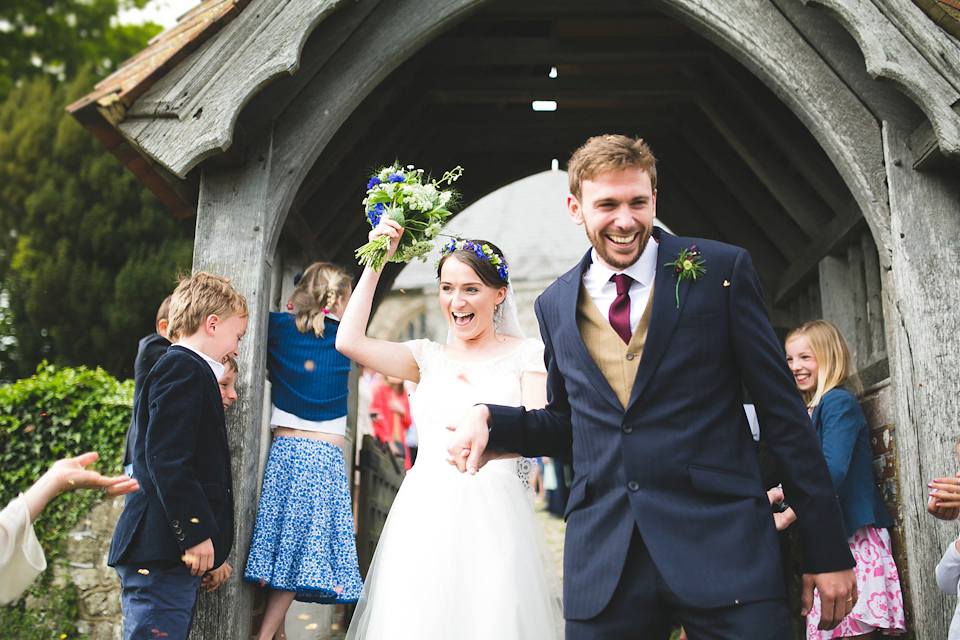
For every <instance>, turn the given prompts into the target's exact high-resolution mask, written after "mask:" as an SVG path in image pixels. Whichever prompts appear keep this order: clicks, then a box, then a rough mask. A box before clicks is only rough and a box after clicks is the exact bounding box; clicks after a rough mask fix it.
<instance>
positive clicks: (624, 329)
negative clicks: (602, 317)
mask: <svg viewBox="0 0 960 640" xmlns="http://www.w3.org/2000/svg"><path fill="white" fill-rule="evenodd" d="M610 279H611V280H613V281H614V282H615V283H616V285H617V297H616V298H614V299H613V304H611V305H610V326H611V327H613V330H614V331H616V332H617V334H619V336H620V337H621V338H623V341H624V342H626V343H627V344H630V336H632V335H633V332H632V331H631V330H630V285H631V284H632V283H633V278H631V277H630V276H628V275H626V274H624V273H618V274H616V275H614V276H613V277H612V278H610Z"/></svg>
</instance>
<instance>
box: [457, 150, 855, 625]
mask: <svg viewBox="0 0 960 640" xmlns="http://www.w3.org/2000/svg"><path fill="white" fill-rule="evenodd" d="M568 173H569V178H570V196H569V197H568V198H567V208H568V210H569V213H570V216H571V217H572V218H573V221H574V222H575V223H576V224H578V225H583V226H584V228H585V229H586V232H587V237H588V238H589V239H590V242H591V244H592V245H593V248H592V249H591V250H590V251H589V252H588V253H587V254H586V255H585V256H584V257H583V260H581V262H580V264H579V265H577V266H576V267H574V268H573V269H572V270H571V271H569V272H568V273H566V274H565V275H563V276H561V277H560V278H559V279H558V280H557V281H556V282H554V283H553V284H552V285H551V286H550V287H549V288H548V289H547V290H546V291H545V292H544V293H543V295H541V296H540V297H539V298H538V300H537V303H536V311H537V317H538V319H539V321H540V331H541V333H542V336H543V341H544V345H545V352H544V359H545V361H546V365H547V372H548V379H547V391H548V397H549V403H548V405H547V407H546V408H545V409H541V410H537V411H524V410H523V409H522V408H514V407H500V406H492V405H491V406H487V405H477V406H476V407H474V408H473V409H472V410H471V412H470V413H468V414H467V416H465V417H464V419H463V420H462V421H461V423H460V425H459V427H458V428H457V431H456V433H455V434H454V435H453V437H452V439H451V441H450V446H449V454H450V456H449V460H450V461H451V463H453V464H456V465H457V467H458V468H459V469H460V471H469V472H470V473H476V472H477V469H479V467H480V466H482V465H483V463H484V462H485V461H486V459H487V456H486V455H483V454H484V452H485V450H487V449H489V450H490V451H489V452H488V455H490V456H492V455H495V454H496V452H497V451H510V452H515V453H520V454H523V455H527V456H534V455H536V456H539V455H547V456H556V457H561V458H564V457H566V458H569V457H571V453H572V457H573V464H574V471H575V474H574V482H573V485H572V487H571V489H570V499H569V502H568V505H567V511H566V514H565V517H566V519H567V534H566V545H565V549H564V571H563V575H564V616H565V617H566V618H567V626H566V629H567V638H568V639H576V640H580V639H587V638H590V639H592V638H608V639H614V638H644V639H650V640H658V639H660V638H663V639H666V638H668V637H669V635H670V629H671V626H672V623H673V621H674V620H676V619H679V620H681V621H682V623H683V625H684V628H685V629H686V632H687V634H688V635H689V637H690V638H691V639H694V640H696V639H703V638H711V639H712V638H717V639H720V638H723V639H726V640H747V639H749V640H766V639H769V640H774V639H775V640H787V639H789V638H791V637H792V636H791V631H790V622H789V616H788V611H787V606H786V599H785V594H784V586H783V578H782V575H781V568H780V567H781V565H780V550H779V546H778V541H777V536H776V532H775V529H774V523H773V516H772V515H771V511H770V505H769V503H768V501H767V498H766V497H765V492H764V487H763V486H762V484H761V482H760V471H759V468H758V465H757V459H756V455H755V452H754V444H753V441H752V438H751V435H750V430H749V428H748V426H747V421H746V417H745V414H744V411H743V407H742V402H743V387H744V386H746V389H747V391H748V392H749V393H750V397H751V398H752V399H753V402H754V404H755V406H756V409H757V414H758V416H759V421H760V424H761V427H762V430H763V437H764V439H766V440H767V441H768V442H769V443H770V445H771V447H772V448H773V451H774V453H775V455H776V458H777V462H778V464H779V469H780V472H781V476H782V477H783V478H784V480H783V488H784V491H785V493H786V497H787V501H788V502H789V503H790V506H792V507H793V508H794V510H795V511H796V513H797V515H798V520H797V523H796V525H795V526H797V527H798V528H799V530H800V532H801V541H802V550H803V565H804V568H805V570H806V571H807V572H808V573H807V574H805V575H804V594H803V609H804V612H803V613H806V611H807V610H808V609H809V608H810V605H811V602H812V592H813V587H814V586H816V587H817V588H818V590H819V593H820V596H821V598H822V611H823V613H822V618H821V628H833V627H835V626H836V625H838V624H839V623H840V621H841V619H842V618H843V617H844V616H845V615H847V614H848V613H849V612H850V610H851V609H852V607H853V605H854V604H855V603H856V597H857V593H856V580H855V577H854V572H853V569H852V567H853V566H854V562H853V558H852V556H851V555H850V551H849V548H848V546H847V541H846V536H845V534H844V529H843V523H842V520H841V516H840V510H839V507H838V505H837V499H836V495H835V491H834V487H833V484H832V483H831V479H830V474H829V472H828V471H827V467H826V463H825V461H824V458H823V454H822V453H821V450H820V446H819V442H818V440H817V436H816V434H815V432H814V430H813V427H812V426H811V423H810V419H809V417H808V416H807V413H806V410H805V407H804V405H803V402H802V400H801V398H800V394H799V392H798V391H797V388H796V384H795V383H794V381H793V378H792V377H791V375H790V373H789V371H788V369H787V366H786V363H785V359H784V355H783V351H782V349H781V347H780V345H779V343H778V342H777V339H776V337H775V335H774V333H773V330H772V329H771V327H770V321H769V318H768V315H767V311H766V307H765V306H764V302H763V297H762V295H761V292H760V283H759V281H758V279H757V275H756V272H755V271H754V268H753V265H752V263H751V261H750V256H749V254H748V253H747V252H746V251H744V250H743V249H739V248H737V247H733V246H730V245H725V244H721V243H718V242H713V241H709V240H700V239H693V238H678V237H674V236H672V235H670V234H668V233H665V232H663V231H661V230H660V229H654V227H653V219H654V217H655V215H656V204H657V190H656V184H657V173H656V162H655V159H654V157H653V154H652V153H651V151H650V149H649V147H648V146H647V145H646V144H645V143H644V142H643V140H640V139H631V138H627V137H624V136H598V137H594V138H591V139H590V140H588V141H587V142H586V144H585V145H584V146H583V147H581V148H580V149H578V150H577V151H576V152H575V153H574V154H573V157H572V158H571V159H570V163H569V167H568ZM686 254H692V256H691V255H686ZM684 257H685V258H686V259H687V264H686V265H685V266H684V264H683V263H684V260H683V258H684ZM677 265H679V266H677ZM692 275H697V277H696V278H693V277H691V276H692Z"/></svg>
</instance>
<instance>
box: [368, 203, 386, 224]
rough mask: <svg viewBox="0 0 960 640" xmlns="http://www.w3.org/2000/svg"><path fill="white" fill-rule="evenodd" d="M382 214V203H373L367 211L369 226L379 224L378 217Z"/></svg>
mask: <svg viewBox="0 0 960 640" xmlns="http://www.w3.org/2000/svg"><path fill="white" fill-rule="evenodd" d="M382 216H383V204H382V203H379V202H378V203H377V204H375V205H373V208H372V209H370V210H369V211H367V220H369V221H370V226H371V227H375V226H377V225H378V224H380V218H381V217H382Z"/></svg>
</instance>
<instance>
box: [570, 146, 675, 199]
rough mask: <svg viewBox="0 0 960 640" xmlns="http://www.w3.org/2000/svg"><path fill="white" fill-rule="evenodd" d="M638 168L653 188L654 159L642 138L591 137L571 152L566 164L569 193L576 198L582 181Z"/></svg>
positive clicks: (655, 181)
mask: <svg viewBox="0 0 960 640" xmlns="http://www.w3.org/2000/svg"><path fill="white" fill-rule="evenodd" d="M624 169H640V170H641V171H646V172H647V175H649V176H650V185H651V187H652V188H653V189H654V190H656V188H657V159H656V158H654V157H653V151H652V150H651V149H650V146H649V145H648V144H647V143H646V142H644V141H643V138H628V137H627V136H622V135H604V136H594V137H592V138H590V139H589V140H587V141H586V142H585V143H584V145H583V146H582V147H580V148H579V149H577V150H576V151H574V152H573V155H572V156H570V162H568V163H567V177H568V179H569V181H570V193H571V194H573V196H574V197H575V198H576V199H577V200H579V199H580V187H581V186H582V185H583V181H584V180H593V179H594V178H596V177H597V176H599V175H600V174H601V173H606V172H607V171H623V170H624Z"/></svg>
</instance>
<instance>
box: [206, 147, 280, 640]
mask: <svg viewBox="0 0 960 640" xmlns="http://www.w3.org/2000/svg"><path fill="white" fill-rule="evenodd" d="M269 142H270V141H269V140H265V141H263V142H262V144H261V145H260V146H259V147H257V148H255V149H254V150H253V151H254V155H253V161H252V162H251V163H250V164H248V165H247V166H246V167H243V168H239V169H221V170H215V171H214V170H204V172H203V175H202V178H201V187H200V204H199V207H198V211H197V233H196V239H195V242H194V254H193V268H194V270H204V271H210V272H212V273H216V274H218V275H222V276H224V277H227V278H230V280H231V282H232V284H233V286H234V287H235V288H236V289H237V291H239V292H240V293H242V294H243V295H244V296H246V299H247V305H248V307H249V316H248V321H247V332H246V335H245V336H244V338H243V340H242V341H241V343H240V349H239V358H238V364H239V375H238V381H237V387H238V390H239V393H238V396H239V397H238V400H237V402H236V403H235V407H234V408H233V409H232V410H231V411H230V413H229V414H228V415H227V439H228V442H229V444H230V454H231V456H232V460H231V462H232V471H233V484H234V525H235V526H234V531H235V534H234V542H233V550H232V551H231V553H230V556H229V558H228V562H230V564H231V566H232V567H233V570H234V577H233V578H232V579H230V580H228V581H227V582H226V583H224V584H223V586H221V587H220V588H219V589H218V590H217V591H215V592H213V593H212V594H206V593H201V594H200V596H199V598H200V599H199V605H198V607H197V616H196V620H195V622H194V625H193V631H192V633H191V638H193V639H194V640H220V639H222V640H228V639H229V640H235V639H236V638H248V637H249V636H250V598H251V594H252V590H251V588H250V586H249V585H248V584H247V583H245V582H243V580H242V579H241V577H242V575H243V569H244V566H245V564H246V560H247V552H248V550H249V546H250V539H251V537H252V535H253V524H254V522H255V521H256V513H257V495H258V488H259V486H260V482H261V478H262V472H261V469H260V458H261V440H262V433H261V432H262V414H263V388H264V384H265V381H266V380H265V370H266V353H265V349H264V345H265V344H266V339H267V312H268V310H269V303H270V300H269V297H270V281H271V265H270V261H271V258H272V256H273V246H272V245H271V244H269V242H268V238H269V237H270V235H271V234H270V227H271V225H273V224H275V218H276V216H275V212H274V211H271V210H269V209H268V208H267V207H266V205H267V202H268V200H267V197H266V195H267V190H268V178H269V174H270V159H271V155H272V154H271V146H270V143H269Z"/></svg>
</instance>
